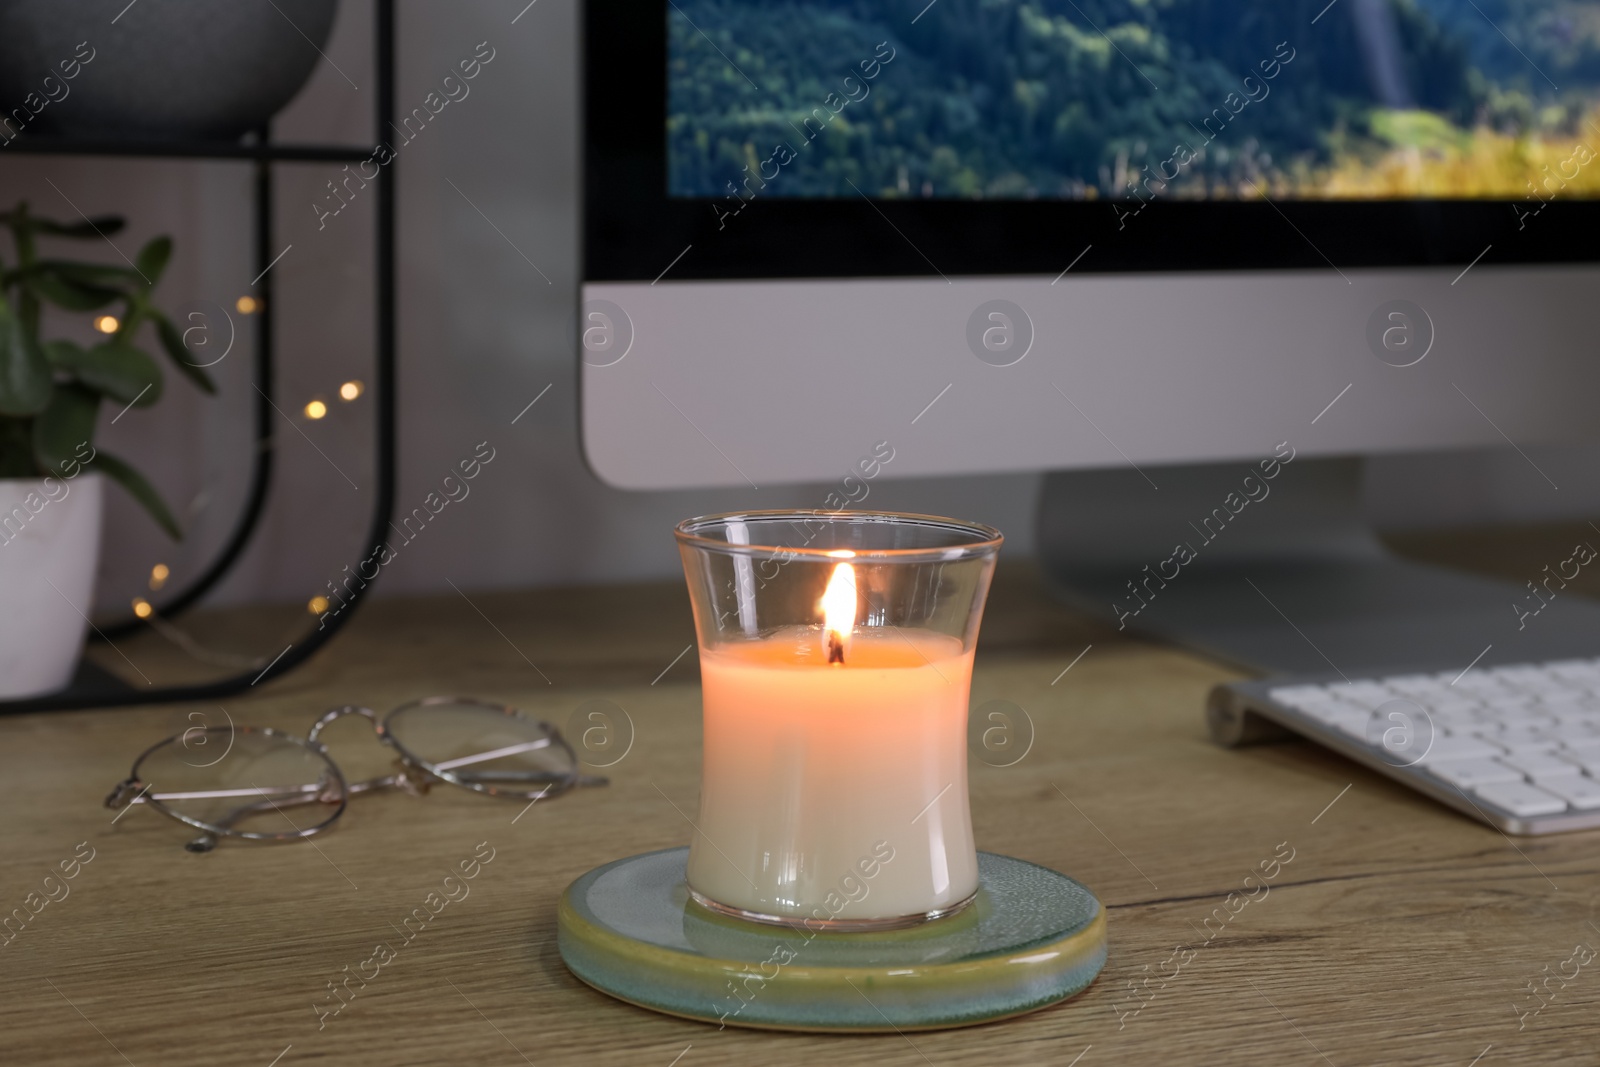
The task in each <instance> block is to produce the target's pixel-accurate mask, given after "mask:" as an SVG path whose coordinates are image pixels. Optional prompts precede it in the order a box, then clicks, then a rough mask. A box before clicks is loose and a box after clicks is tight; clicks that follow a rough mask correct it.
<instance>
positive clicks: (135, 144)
mask: <svg viewBox="0 0 1600 1067" xmlns="http://www.w3.org/2000/svg"><path fill="white" fill-rule="evenodd" d="M374 6H375V9H376V20H375V26H374V31H373V34H374V40H373V50H374V54H375V58H376V62H375V66H376V68H377V81H378V92H377V108H376V114H375V116H374V118H375V120H376V123H377V136H376V137H375V138H374V145H375V144H376V143H377V141H379V140H381V139H382V137H383V131H385V130H387V129H389V128H391V126H392V123H393V118H394V43H395V18H394V4H393V0H377V3H376V4H375V5H374ZM6 151H8V152H28V153H39V154H54V155H93V156H121V157H143V158H177V159H197V160H198V159H208V160H237V161H240V162H248V163H250V164H252V166H253V169H254V173H255V234H254V237H255V254H256V256H255V258H256V266H257V268H258V270H259V274H260V276H259V277H258V278H257V280H256V283H255V289H256V293H257V295H258V297H259V298H260V300H261V303H262V309H261V311H260V313H259V314H258V315H256V316H255V329H256V345H255V388H256V390H257V392H256V399H255V404H254V421H255V430H256V434H255V436H256V449H255V456H254V459H253V461H252V471H251V482H250V492H249V494H248V496H247V497H246V500H245V505H244V510H243V511H242V512H241V513H240V515H239V518H238V520H237V522H236V523H235V525H234V528H233V531H232V532H231V533H230V535H229V537H228V540H227V541H226V543H225V544H224V545H223V546H222V549H221V551H220V552H219V553H218V555H217V557H216V559H214V560H213V561H212V562H211V564H210V565H209V566H207V567H206V568H205V570H204V571H202V572H201V573H200V574H199V575H198V576H197V577H196V578H195V579H194V580H193V581H192V582H190V583H189V584H188V585H186V586H184V587H183V588H182V589H181V590H179V591H178V592H177V593H176V594H175V595H173V596H172V597H171V598H169V599H167V600H166V601H165V602H164V603H162V605H161V606H160V608H159V609H158V610H159V611H160V613H161V614H162V615H163V616H164V617H168V618H171V617H173V616H175V615H177V614H179V613H181V612H183V611H184V610H186V609H188V608H189V607H191V606H192V605H193V604H195V603H196V602H198V601H199V600H200V599H201V598H202V597H203V596H205V594H206V593H208V592H209V591H210V590H211V589H212V588H213V587H214V586H215V585H216V584H217V582H219V581H220V580H221V579H222V578H223V577H224V576H225V575H226V574H227V573H228V572H229V571H230V570H232V568H233V566H234V565H235V564H236V563H237V562H238V560H239V558H240V556H241V555H242V554H243V552H244V549H245V547H246V546H247V545H248V544H249V542H250V538H251V536H252V535H253V533H254V532H255V529H256V527H257V525H258V524H259V523H260V520H261V515H262V512H263V511H264V510H265V507H266V501H267V492H268V489H269V487H270V485H271V482H272V472H273V452H274V440H275V434H274V426H275V423H274V420H275V419H276V418H277V417H278V415H277V411H276V409H275V408H274V407H273V402H272V397H273V395H274V393H273V340H274V338H273V328H272V318H273V315H274V313H275V311H276V304H275V301H274V300H273V292H272V290H273V284H272V271H271V270H269V269H268V268H269V267H270V266H271V265H272V257H273V255H274V242H273V238H272V232H273V210H272V194H273V168H274V166H275V165H276V164H279V163H358V162H361V161H362V160H366V159H369V158H371V157H372V156H373V154H374V149H373V147H370V146H361V147H356V146H343V145H288V144H274V143H272V140H271V137H270V132H269V129H268V128H267V127H265V126H264V127H262V128H261V129H260V130H258V131H257V132H256V134H255V138H254V140H253V141H251V142H248V143H210V142H193V141H152V142H141V141H106V140H82V139H76V138H65V137H43V136H34V137H19V138H18V139H17V140H16V141H14V142H13V143H11V144H10V145H8V146H7V147H6ZM394 166H395V164H394V162H393V161H392V160H391V162H390V163H388V164H387V165H386V166H384V167H382V168H380V170H379V174H378V177H377V178H376V179H374V182H375V184H376V187H377V196H376V207H377V212H378V218H377V246H376V249H375V260H376V262H375V269H376V272H377V287H376V289H377V308H376V312H377V321H376V324H375V326H376V341H377V345H376V360H375V366H374V370H373V381H372V394H371V395H372V397H373V404H374V410H375V426H374V430H375V433H374V437H375V448H376V459H377V463H376V467H377V469H376V472H375V473H376V475H377V478H376V481H377V488H376V499H375V500H374V502H373V509H372V526H371V530H370V535H369V537H368V538H367V543H366V545H365V546H363V550H362V554H361V556H360V557H358V559H362V558H365V557H366V555H367V553H369V552H370V551H371V548H372V546H373V545H375V544H377V543H379V542H382V541H384V540H386V539H387V534H388V527H389V520H390V518H391V516H392V513H393V510H394V479H395V381H394V376H395V322H394V312H395V260H394V255H395V234H394V229H395V173H394ZM351 569H352V570H354V569H355V567H354V566H352V568H351ZM371 585H372V580H371V579H368V580H367V581H366V582H365V583H364V584H363V585H362V586H361V588H360V589H359V590H356V591H353V592H352V593H351V594H350V595H349V596H348V598H347V599H346V601H345V606H346V608H351V607H354V606H355V605H356V604H357V603H359V602H360V601H361V600H363V599H365V597H366V596H367V594H368V591H369V589H370V587H371ZM349 616H350V612H349V611H348V610H341V611H339V612H338V613H337V614H335V615H333V616H332V617H331V618H329V619H327V620H325V622H324V623H323V625H322V626H320V627H319V628H318V629H316V630H313V631H312V632H311V633H310V634H308V635H307V636H305V637H304V638H302V639H301V640H299V641H297V642H296V643H294V644H292V645H290V646H289V647H288V648H286V649H284V651H283V652H282V653H280V654H279V655H278V657H277V658H276V659H274V660H273V661H272V662H271V663H270V664H268V665H267V667H266V669H265V670H262V671H259V672H257V671H250V672H247V673H244V674H238V675H233V676H230V677H227V678H222V679H219V680H217V681H214V682H204V683H201V684H198V685H185V686H163V687H152V688H147V689H138V688H134V687H132V686H129V685H126V684H125V683H122V682H120V681H119V680H117V679H115V678H113V677H112V676H111V675H108V674H107V673H106V672H104V671H102V670H99V669H98V668H96V667H95V666H94V665H93V664H91V663H88V662H87V661H85V662H84V663H83V664H81V665H80V667H79V671H78V676H77V677H76V678H75V679H74V680H73V683H72V684H71V685H69V686H68V687H67V688H66V689H64V690H62V691H60V692H58V693H52V694H49V695H46V696H41V697H32V698H29V699H26V700H13V701H0V715H6V714H18V713H21V712H29V711H50V710H65V709H70V708H87V707H107V706H113V705H125V704H163V703H172V702H177V701H184V700H211V699H216V698H218V697H224V696H229V695H232V694H235V693H239V692H242V691H244V690H246V689H249V688H250V687H252V686H255V685H258V684H261V683H264V682H267V681H269V680H271V679H273V678H276V677H278V676H280V675H283V674H286V673H287V672H289V671H290V670H292V669H294V668H295V667H296V666H298V665H299V664H301V663H303V662H305V661H306V660H307V659H308V658H309V657H310V656H311V655H312V654H313V653H315V652H316V651H317V650H318V649H319V648H321V647H322V646H323V645H324V644H326V643H327V642H328V641H329V640H330V639H331V638H332V637H333V635H334V634H335V633H337V632H338V631H339V629H340V628H341V627H342V626H343V625H344V624H345V622H347V621H348V619H349ZM143 625H144V624H143V623H142V622H141V621H139V620H138V619H128V620H125V621H121V622H118V623H114V624H112V625H110V626H105V627H101V628H100V634H101V636H102V637H104V638H107V639H109V638H115V637H118V636H121V635H123V634H126V633H129V632H132V631H135V630H138V629H139V628H141V627H142V626H143Z"/></svg>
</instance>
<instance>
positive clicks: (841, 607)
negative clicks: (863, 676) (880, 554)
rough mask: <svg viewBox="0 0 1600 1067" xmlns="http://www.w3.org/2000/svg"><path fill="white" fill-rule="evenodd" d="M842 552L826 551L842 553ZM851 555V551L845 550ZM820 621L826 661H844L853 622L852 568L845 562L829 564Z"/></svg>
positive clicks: (853, 592)
mask: <svg viewBox="0 0 1600 1067" xmlns="http://www.w3.org/2000/svg"><path fill="white" fill-rule="evenodd" d="M846 554H847V553H845V552H842V551H841V552H838V553H830V555H846ZM848 554H849V555H854V554H855V553H853V552H852V553H848ZM822 624H823V629H824V630H825V631H826V632H825V634H824V639H825V640H826V641H827V643H828V662H829V663H838V664H843V663H844V653H845V650H846V649H847V648H849V647H850V634H851V632H852V631H853V630H854V629H855V625H856V569H855V568H854V567H853V566H851V565H850V564H848V563H840V564H839V565H837V566H836V567H834V568H833V577H831V578H829V579H828V588H827V590H826V591H824V592H823V594H822Z"/></svg>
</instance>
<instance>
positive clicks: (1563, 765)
mask: <svg viewBox="0 0 1600 1067" xmlns="http://www.w3.org/2000/svg"><path fill="white" fill-rule="evenodd" d="M1500 762H1501V763H1504V764H1505V765H1506V766H1508V767H1515V768H1516V769H1517V770H1519V771H1521V772H1522V773H1523V774H1526V775H1527V776H1528V777H1529V778H1532V779H1533V780H1534V781H1536V782H1543V780H1544V779H1546V778H1561V777H1565V776H1567V775H1573V774H1579V773H1581V772H1582V768H1580V767H1579V766H1578V765H1577V764H1576V763H1573V762H1571V761H1570V760H1564V759H1562V758H1561V757H1560V756H1558V755H1556V754H1555V750H1554V749H1533V750H1529V751H1527V752H1513V753H1511V754H1510V755H1509V756H1501V757H1500Z"/></svg>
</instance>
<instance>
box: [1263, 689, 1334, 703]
mask: <svg viewBox="0 0 1600 1067" xmlns="http://www.w3.org/2000/svg"><path fill="white" fill-rule="evenodd" d="M1267 696H1269V697H1271V698H1272V699H1273V700H1276V701H1277V702H1278V703H1279V704H1287V705H1289V706H1290V707H1291V708H1298V707H1301V706H1303V705H1305V704H1307V703H1314V702H1317V701H1323V700H1327V699H1328V691H1327V689H1326V688H1324V687H1323V686H1320V685H1290V686H1284V687H1283V688H1281V689H1269V690H1267Z"/></svg>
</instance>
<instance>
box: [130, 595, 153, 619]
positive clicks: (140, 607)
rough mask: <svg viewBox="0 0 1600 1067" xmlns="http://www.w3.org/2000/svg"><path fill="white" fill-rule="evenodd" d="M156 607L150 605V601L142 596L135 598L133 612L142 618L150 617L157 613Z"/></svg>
mask: <svg viewBox="0 0 1600 1067" xmlns="http://www.w3.org/2000/svg"><path fill="white" fill-rule="evenodd" d="M155 610H156V609H155V608H153V607H151V606H150V601H148V600H146V599H145V598H144V597H142V596H136V597H134V598H133V613H134V614H135V615H137V616H138V617H139V618H141V619H148V618H149V617H150V616H151V615H154V614H155Z"/></svg>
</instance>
